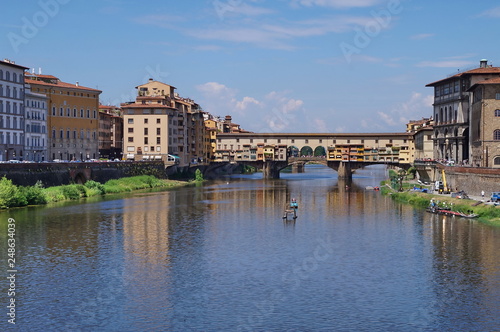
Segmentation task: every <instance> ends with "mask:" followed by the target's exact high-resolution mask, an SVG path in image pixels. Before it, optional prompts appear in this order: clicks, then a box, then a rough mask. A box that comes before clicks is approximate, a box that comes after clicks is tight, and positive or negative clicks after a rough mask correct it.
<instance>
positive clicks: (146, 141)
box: [144, 137, 149, 145]
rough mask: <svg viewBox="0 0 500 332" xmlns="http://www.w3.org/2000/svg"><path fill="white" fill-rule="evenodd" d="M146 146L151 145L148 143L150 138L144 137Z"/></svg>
mask: <svg viewBox="0 0 500 332" xmlns="http://www.w3.org/2000/svg"><path fill="white" fill-rule="evenodd" d="M146 144H149V142H148V138H147V137H144V145H146Z"/></svg>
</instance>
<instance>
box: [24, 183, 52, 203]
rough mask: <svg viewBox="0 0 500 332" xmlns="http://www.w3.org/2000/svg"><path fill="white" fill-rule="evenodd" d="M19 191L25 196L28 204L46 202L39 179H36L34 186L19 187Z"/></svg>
mask: <svg viewBox="0 0 500 332" xmlns="http://www.w3.org/2000/svg"><path fill="white" fill-rule="evenodd" d="M21 191H22V192H23V194H24V196H25V197H26V200H27V202H28V205H39V204H47V196H46V195H45V192H44V190H43V184H42V182H41V181H37V183H36V184H35V185H34V186H29V187H21Z"/></svg>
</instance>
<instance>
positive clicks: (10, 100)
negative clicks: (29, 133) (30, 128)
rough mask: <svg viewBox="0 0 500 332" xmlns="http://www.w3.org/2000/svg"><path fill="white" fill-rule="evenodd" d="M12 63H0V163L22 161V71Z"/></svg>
mask: <svg viewBox="0 0 500 332" xmlns="http://www.w3.org/2000/svg"><path fill="white" fill-rule="evenodd" d="M27 69H28V68H27V67H23V66H19V65H16V64H15V63H14V62H13V61H10V60H7V59H6V60H3V61H0V161H7V160H23V159H24V157H25V154H24V143H25V141H24V71H25V70H27Z"/></svg>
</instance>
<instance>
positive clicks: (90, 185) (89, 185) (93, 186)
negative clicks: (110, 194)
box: [85, 180, 106, 196]
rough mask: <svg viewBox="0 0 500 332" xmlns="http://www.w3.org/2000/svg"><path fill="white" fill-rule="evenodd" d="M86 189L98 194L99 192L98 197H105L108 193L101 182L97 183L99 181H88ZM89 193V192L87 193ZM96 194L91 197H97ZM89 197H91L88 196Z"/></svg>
mask: <svg viewBox="0 0 500 332" xmlns="http://www.w3.org/2000/svg"><path fill="white" fill-rule="evenodd" d="M85 187H86V188H88V189H92V190H93V191H92V192H94V193H95V192H96V190H97V195H104V194H105V193H106V188H105V187H104V185H103V184H102V183H100V182H97V181H94V180H90V181H87V182H85ZM87 193H88V191H87ZM95 195H96V194H94V195H91V196H95ZM87 196H89V195H87Z"/></svg>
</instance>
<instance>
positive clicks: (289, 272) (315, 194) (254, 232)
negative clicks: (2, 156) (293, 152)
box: [0, 166, 500, 331]
mask: <svg viewBox="0 0 500 332" xmlns="http://www.w3.org/2000/svg"><path fill="white" fill-rule="evenodd" d="M356 174H357V175H356V176H355V178H354V180H353V183H350V184H348V185H349V188H348V189H346V183H345V182H340V181H338V180H337V176H336V173H335V172H333V171H331V170H330V169H328V168H324V167H322V166H310V167H306V173H302V174H282V178H281V179H280V180H262V179H261V178H260V175H259V174H256V175H251V176H239V177H231V178H227V179H224V180H220V181H214V182H209V183H207V184H205V185H203V186H192V187H185V188H180V189H175V190H170V191H162V192H148V193H135V194H130V195H126V196H123V195H122V196H115V197H106V198H105V199H102V198H101V199H96V200H93V201H87V202H85V203H81V202H79V203H74V202H72V203H65V204H61V205H57V206H55V207H54V206H53V207H50V208H48V207H37V208H25V209H17V210H10V211H7V212H2V213H0V230H1V232H2V234H1V236H0V240H1V243H2V246H1V251H2V252H1V254H0V258H1V264H0V268H1V269H2V273H1V275H2V276H6V277H9V273H8V272H7V271H8V270H9V266H8V265H7V262H8V259H9V256H8V253H9V252H8V246H7V240H8V234H9V232H8V226H7V225H8V219H9V218H12V220H15V240H16V241H15V250H16V251H15V255H16V256H15V259H16V261H15V268H16V273H15V295H14V296H8V293H9V287H10V285H11V283H10V281H11V280H9V279H6V278H5V277H3V278H2V279H3V281H2V283H1V286H0V291H1V295H0V299H1V301H2V303H1V308H2V309H0V310H1V311H2V312H1V315H0V317H2V318H1V319H2V321H1V322H0V329H2V330H5V329H6V328H7V329H9V330H10V329H12V330H14V329H15V330H19V331H495V330H496V331H498V330H500V255H499V248H500V228H495V227H491V226H487V225H484V224H480V223H478V222H477V221H470V220H465V219H459V218H450V217H443V216H437V215H432V214H429V213H427V212H425V211H423V210H420V209H416V208H413V207H412V206H409V205H402V204H399V203H396V202H393V201H392V200H391V199H390V198H389V197H385V196H382V195H381V194H380V193H379V192H375V191H366V190H364V188H365V186H368V185H369V186H374V185H378V184H379V182H380V181H381V180H382V179H383V178H384V176H385V172H384V170H382V169H376V168H375V169H365V170H362V171H359V172H358V173H356ZM290 198H296V199H297V201H298V203H299V210H298V212H299V216H298V218H297V219H296V221H295V222H293V221H283V219H282V215H283V210H284V206H285V204H286V203H287V202H288V201H289V200H290ZM11 298H15V303H16V308H15V315H16V316H15V318H16V319H15V322H16V325H15V326H14V325H12V324H10V323H8V319H9V316H8V315H7V314H8V313H9V310H10V309H9V308H7V306H8V305H9V303H10V302H9V301H10V299H11Z"/></svg>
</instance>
